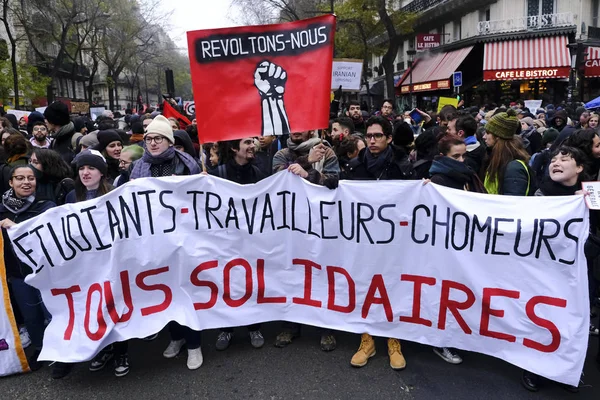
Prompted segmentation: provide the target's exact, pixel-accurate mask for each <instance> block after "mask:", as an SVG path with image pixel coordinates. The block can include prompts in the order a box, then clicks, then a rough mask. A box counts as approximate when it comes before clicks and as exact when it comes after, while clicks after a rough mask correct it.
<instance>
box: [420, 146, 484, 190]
mask: <svg viewBox="0 0 600 400" xmlns="http://www.w3.org/2000/svg"><path fill="white" fill-rule="evenodd" d="M438 149H439V151H440V155H439V156H437V157H435V159H434V160H433V163H432V164H431V168H430V169H429V175H431V182H433V183H436V184H438V185H442V186H446V187H450V188H453V189H459V190H466V191H469V192H475V193H486V190H485V188H484V187H483V183H482V182H481V180H480V179H479V177H478V176H477V174H476V173H475V171H473V170H472V169H470V168H469V167H468V166H467V165H466V164H465V162H464V161H465V154H466V153H467V145H466V144H465V142H464V141H463V139H462V138H460V137H458V136H455V135H446V136H444V137H443V138H442V139H440V141H439V142H438Z"/></svg>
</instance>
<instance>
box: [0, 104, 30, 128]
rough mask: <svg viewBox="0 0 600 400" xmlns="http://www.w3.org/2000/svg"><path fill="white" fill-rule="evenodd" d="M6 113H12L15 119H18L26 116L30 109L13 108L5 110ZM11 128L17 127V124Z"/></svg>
mask: <svg viewBox="0 0 600 400" xmlns="http://www.w3.org/2000/svg"><path fill="white" fill-rule="evenodd" d="M6 113H7V114H12V115H14V116H15V117H17V121H18V120H20V119H21V118H22V117H28V116H29V114H31V112H30V111H21V110H13V109H9V110H6ZM13 128H15V129H19V127H18V126H15V127H13Z"/></svg>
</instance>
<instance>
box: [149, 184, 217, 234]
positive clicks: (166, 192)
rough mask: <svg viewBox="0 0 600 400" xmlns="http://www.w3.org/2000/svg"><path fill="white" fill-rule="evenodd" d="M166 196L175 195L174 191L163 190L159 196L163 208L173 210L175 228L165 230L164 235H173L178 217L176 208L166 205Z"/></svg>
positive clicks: (172, 217) (172, 216) (172, 219)
mask: <svg viewBox="0 0 600 400" xmlns="http://www.w3.org/2000/svg"><path fill="white" fill-rule="evenodd" d="M166 194H173V191H172V190H163V191H161V192H160V194H159V195H158V201H160V205H161V206H163V207H164V208H167V209H169V210H171V221H172V222H173V226H172V227H171V228H169V229H165V230H163V233H171V232H173V231H175V227H176V226H177V223H176V219H175V217H177V211H176V210H175V207H173V206H170V205H168V204H167V203H165V201H164V199H163V197H164V196H165V195H166ZM221 228H222V227H221Z"/></svg>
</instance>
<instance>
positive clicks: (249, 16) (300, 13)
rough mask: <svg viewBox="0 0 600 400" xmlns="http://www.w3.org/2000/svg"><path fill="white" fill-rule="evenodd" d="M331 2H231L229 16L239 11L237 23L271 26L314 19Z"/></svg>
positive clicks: (284, 0) (242, 0)
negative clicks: (234, 11)
mask: <svg viewBox="0 0 600 400" xmlns="http://www.w3.org/2000/svg"><path fill="white" fill-rule="evenodd" d="M330 3H332V1H331V0H233V1H232V3H231V8H230V14H233V12H232V11H233V10H234V9H238V10H240V13H239V15H240V16H239V17H238V22H241V23H242V24H243V25H259V24H272V23H277V22H290V21H298V20H300V19H304V18H310V17H314V16H315V14H318V13H319V12H321V10H324V8H323V6H324V5H325V4H330Z"/></svg>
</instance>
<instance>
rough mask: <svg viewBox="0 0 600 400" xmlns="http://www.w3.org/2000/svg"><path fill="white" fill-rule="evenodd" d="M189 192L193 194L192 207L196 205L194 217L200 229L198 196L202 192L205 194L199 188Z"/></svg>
mask: <svg viewBox="0 0 600 400" xmlns="http://www.w3.org/2000/svg"><path fill="white" fill-rule="evenodd" d="M186 193H187V194H191V195H192V207H194V219H195V220H196V230H198V229H200V221H199V219H198V201H197V196H198V195H200V194H204V192H202V191H199V190H190V191H188V192H186Z"/></svg>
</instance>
